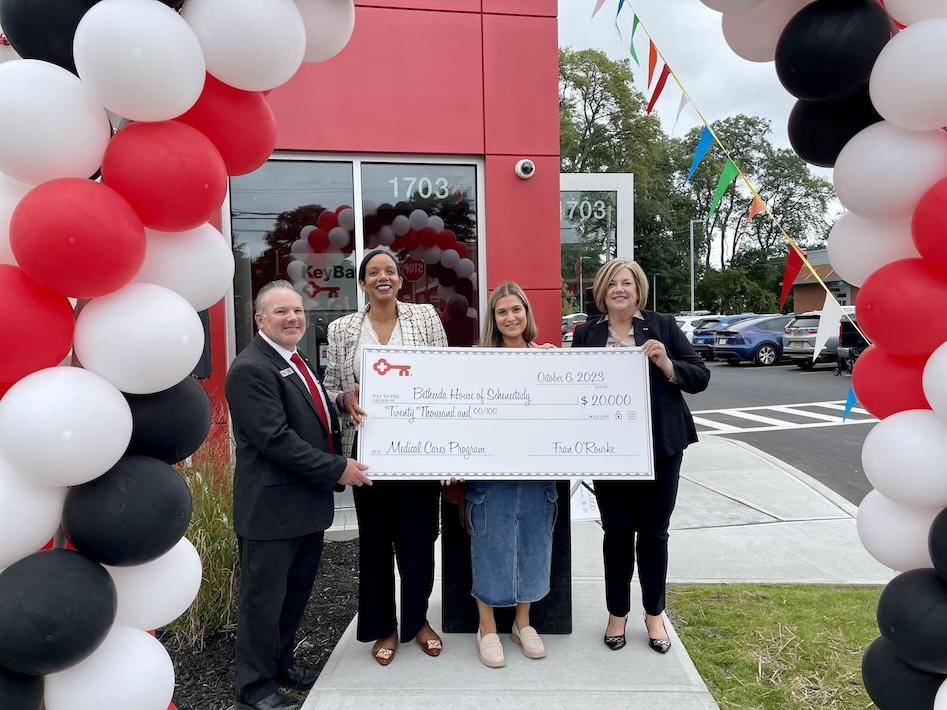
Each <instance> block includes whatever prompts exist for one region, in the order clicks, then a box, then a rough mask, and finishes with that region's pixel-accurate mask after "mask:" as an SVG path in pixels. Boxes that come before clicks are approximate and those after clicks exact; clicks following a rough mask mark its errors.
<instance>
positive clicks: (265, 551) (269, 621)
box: [236, 532, 323, 704]
mask: <svg viewBox="0 0 947 710" xmlns="http://www.w3.org/2000/svg"><path fill="white" fill-rule="evenodd" d="M322 537H323V534H322V533H321V532H318V533H313V534H312V535H306V536H304V537H295V538H290V539H288V540H245V539H244V538H240V537H238V538H237V546H238V550H239V553H240V602H239V607H238V609H237V645H236V656H237V700H238V701H240V702H243V703H248V704H252V703H256V702H259V701H260V700H262V699H263V698H265V697H266V696H267V695H269V694H270V693H273V692H275V691H276V690H277V689H278V688H277V685H276V683H275V682H274V681H273V678H274V677H275V676H276V675H277V674H278V673H279V672H280V671H285V670H286V669H288V668H290V667H291V666H292V665H293V647H294V645H295V643H294V642H295V637H296V631H297V630H298V629H299V622H300V621H301V620H302V617H303V612H304V611H305V609H306V603H307V602H308V601H309V597H310V595H311V594H312V584H313V582H314V581H315V579H316V571H317V570H318V568H319V559H320V558H321V557H322Z"/></svg>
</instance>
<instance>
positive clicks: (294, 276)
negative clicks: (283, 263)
mask: <svg viewBox="0 0 947 710" xmlns="http://www.w3.org/2000/svg"><path fill="white" fill-rule="evenodd" d="M286 275H287V276H289V280H290V281H299V280H300V279H302V278H305V276H306V262H304V261H291V262H290V263H289V266H287V267H286Z"/></svg>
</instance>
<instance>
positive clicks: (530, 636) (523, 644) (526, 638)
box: [511, 623, 546, 658]
mask: <svg viewBox="0 0 947 710" xmlns="http://www.w3.org/2000/svg"><path fill="white" fill-rule="evenodd" d="M511 636H512V637H513V643H515V644H516V645H517V646H519V647H520V648H522V649H523V655H524V656H526V657H527V658H545V657H546V647H545V646H543V640H542V639H541V638H539V634H538V633H536V629H534V628H533V627H532V626H524V627H523V628H522V629H518V628H516V624H515V623H514V624H513V633H512V634H511Z"/></svg>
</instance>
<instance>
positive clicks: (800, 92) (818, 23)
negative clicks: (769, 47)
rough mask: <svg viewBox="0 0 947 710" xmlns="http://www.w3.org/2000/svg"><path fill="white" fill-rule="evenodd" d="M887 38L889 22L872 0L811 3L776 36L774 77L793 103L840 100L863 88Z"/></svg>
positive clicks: (889, 36)
mask: <svg viewBox="0 0 947 710" xmlns="http://www.w3.org/2000/svg"><path fill="white" fill-rule="evenodd" d="M890 38H891V20H890V18H889V17H888V13H887V12H885V10H884V8H883V7H881V5H879V4H878V3H877V2H875V1H874V0H816V2H814V3H812V4H811V5H807V6H806V7H804V8H803V9H802V10H800V11H799V12H798V13H797V14H796V15H795V17H793V18H792V19H791V20H790V21H789V23H788V24H787V25H786V27H785V29H784V30H783V33H782V34H781V35H780V37H779V42H778V43H777V44H776V74H777V76H778V77H779V80H780V81H781V82H782V84H783V86H784V87H785V88H786V91H788V92H789V93H790V94H792V95H793V96H795V97H796V98H797V99H805V100H807V101H834V100H838V99H844V98H846V97H847V96H851V95H853V94H854V93H856V92H857V91H858V90H859V89H861V88H862V87H863V86H864V85H865V84H866V83H868V77H869V76H870V75H871V69H872V67H873V66H874V64H875V59H877V58H878V54H879V53H880V52H881V50H882V48H883V47H884V46H885V45H886V44H887V43H888V40H889V39H890Z"/></svg>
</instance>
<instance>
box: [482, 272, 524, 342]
mask: <svg viewBox="0 0 947 710" xmlns="http://www.w3.org/2000/svg"><path fill="white" fill-rule="evenodd" d="M507 296H516V297H517V298H518V299H519V300H520V302H521V303H522V304H523V308H525V309H526V330H524V331H523V338H525V339H526V342H527V343H530V342H532V341H533V340H534V339H535V338H536V332H537V331H536V321H535V319H534V318H533V309H532V307H531V306H530V305H529V300H528V299H527V298H526V294H525V293H523V289H522V288H520V285H519V284H517V283H514V282H513V281H507V282H505V283H501V284H500V285H499V286H497V287H496V288H495V289H494V290H493V293H491V294H490V301H489V302H488V303H487V311H489V316H488V317H486V318H484V319H483V334H482V335H481V336H480V347H482V348H502V347H503V335H502V334H501V333H500V329H499V328H497V317H496V307H497V301H499V300H500V299H501V298H506V297H507Z"/></svg>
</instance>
